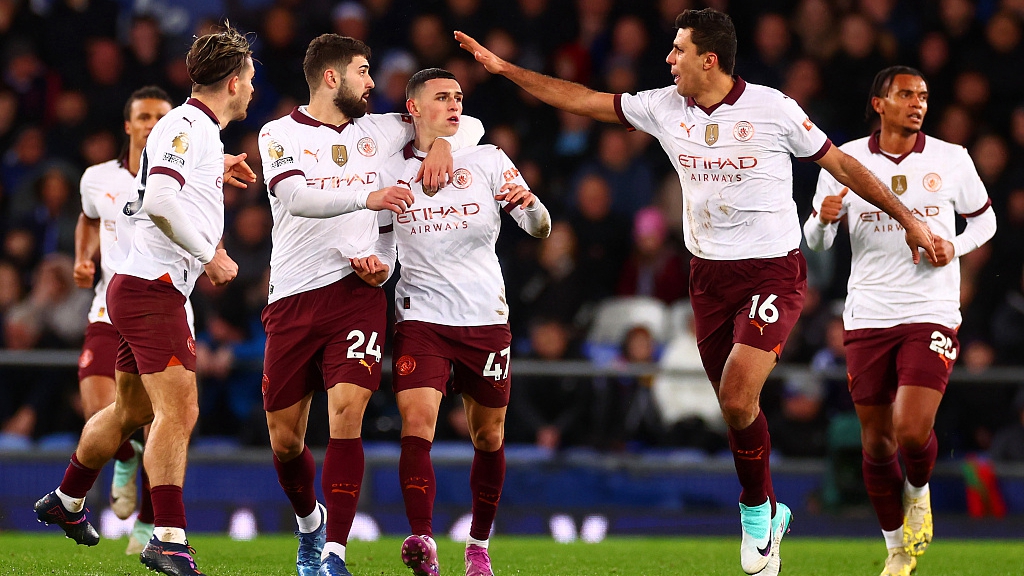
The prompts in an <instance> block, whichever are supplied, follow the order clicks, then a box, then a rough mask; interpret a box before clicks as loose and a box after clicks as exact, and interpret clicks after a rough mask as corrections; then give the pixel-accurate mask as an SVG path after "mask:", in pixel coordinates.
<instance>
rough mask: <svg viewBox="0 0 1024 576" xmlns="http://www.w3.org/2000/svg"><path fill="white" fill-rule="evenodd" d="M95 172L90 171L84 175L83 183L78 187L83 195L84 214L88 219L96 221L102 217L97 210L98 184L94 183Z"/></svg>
mask: <svg viewBox="0 0 1024 576" xmlns="http://www.w3.org/2000/svg"><path fill="white" fill-rule="evenodd" d="M94 174H95V170H93V169H88V170H86V171H85V173H84V174H82V181H81V182H80V183H79V185H78V191H79V193H80V194H81V195H82V213H83V214H85V216H86V217H87V218H92V219H93V220H96V219H98V218H99V217H100V211H99V209H98V208H96V184H95V182H94V180H95V177H94Z"/></svg>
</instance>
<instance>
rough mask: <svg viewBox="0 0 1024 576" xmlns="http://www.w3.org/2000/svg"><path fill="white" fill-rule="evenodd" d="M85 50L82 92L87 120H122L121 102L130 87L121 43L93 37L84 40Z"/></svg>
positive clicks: (111, 123)
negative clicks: (87, 110) (84, 73)
mask: <svg viewBox="0 0 1024 576" xmlns="http://www.w3.org/2000/svg"><path fill="white" fill-rule="evenodd" d="M85 53H86V60H85V64H86V69H87V70H88V72H89V77H88V81H87V82H86V84H85V85H84V86H83V92H84V93H85V98H86V100H87V101H88V102H89V117H90V120H91V121H93V122H95V123H96V125H98V126H117V125H118V122H122V121H124V115H123V110H122V103H123V102H124V101H125V100H127V99H128V96H129V94H131V91H132V88H131V87H130V86H129V85H128V82H127V80H126V79H125V77H124V54H123V52H122V50H121V46H120V45H119V44H118V43H117V41H116V40H114V39H113V38H103V37H101V38H94V39H92V40H90V41H89V42H88V43H87V44H86V50H85ZM132 81H133V82H134V79H132Z"/></svg>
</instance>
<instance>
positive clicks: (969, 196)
mask: <svg viewBox="0 0 1024 576" xmlns="http://www.w3.org/2000/svg"><path fill="white" fill-rule="evenodd" d="M958 156H959V158H958V160H959V162H958V164H959V166H958V167H957V170H956V173H957V174H959V177H960V187H959V189H958V190H957V192H956V195H955V196H954V197H953V208H954V209H955V210H956V213H957V214H962V215H963V216H964V217H965V218H971V217H972V216H977V215H979V214H981V213H982V212H984V211H985V209H986V208H988V207H989V206H991V205H992V200H991V199H990V198H989V196H988V190H986V189H985V184H984V183H983V182H982V181H981V177H980V176H978V170H977V168H975V167H974V161H973V160H971V156H970V154H968V153H967V150H966V149H965V148H960V150H959V154H958Z"/></svg>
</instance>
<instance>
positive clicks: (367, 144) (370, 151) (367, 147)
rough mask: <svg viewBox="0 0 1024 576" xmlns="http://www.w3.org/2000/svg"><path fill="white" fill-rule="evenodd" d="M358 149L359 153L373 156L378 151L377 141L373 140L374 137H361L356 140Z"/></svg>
mask: <svg viewBox="0 0 1024 576" xmlns="http://www.w3.org/2000/svg"><path fill="white" fill-rule="evenodd" d="M356 150H359V153H360V154H362V155H363V156H367V157H369V156H373V155H374V154H376V153H377V143H376V142H374V141H373V138H370V137H369V136H366V137H364V138H360V139H359V142H356Z"/></svg>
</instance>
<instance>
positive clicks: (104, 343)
mask: <svg viewBox="0 0 1024 576" xmlns="http://www.w3.org/2000/svg"><path fill="white" fill-rule="evenodd" d="M120 343H121V337H120V336H118V335H117V330H114V327H113V326H111V325H110V324H108V323H106V322H90V323H89V326H88V327H86V329H85V342H83V343H82V353H81V354H80V355H79V356H78V381H79V382H81V381H82V380H85V379H86V378H88V377H90V376H102V377H104V378H113V377H114V363H115V362H116V361H117V347H118V345H120Z"/></svg>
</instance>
